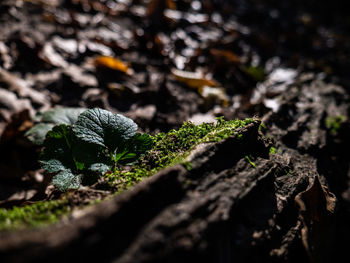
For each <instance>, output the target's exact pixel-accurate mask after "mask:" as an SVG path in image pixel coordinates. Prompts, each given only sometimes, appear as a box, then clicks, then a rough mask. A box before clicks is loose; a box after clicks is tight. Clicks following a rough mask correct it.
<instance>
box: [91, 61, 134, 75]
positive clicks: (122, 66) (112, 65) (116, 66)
mask: <svg viewBox="0 0 350 263" xmlns="http://www.w3.org/2000/svg"><path fill="white" fill-rule="evenodd" d="M94 64H95V66H96V67H101V68H109V69H112V70H116V71H120V72H123V73H125V74H128V75H131V74H132V73H133V70H132V69H131V68H130V67H129V66H128V65H127V64H126V63H124V62H123V61H121V60H119V59H116V58H113V57H109V56H98V57H96V58H95V60H94Z"/></svg>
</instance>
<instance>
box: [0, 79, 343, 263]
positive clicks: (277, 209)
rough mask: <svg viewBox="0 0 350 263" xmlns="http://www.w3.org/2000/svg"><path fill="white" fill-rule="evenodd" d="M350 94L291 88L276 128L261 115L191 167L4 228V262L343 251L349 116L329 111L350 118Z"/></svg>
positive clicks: (283, 257)
mask: <svg viewBox="0 0 350 263" xmlns="http://www.w3.org/2000/svg"><path fill="white" fill-rule="evenodd" d="M345 94H346V93H345V91H344V90H343V89H341V88H340V87H337V86H334V85H327V84H325V83H323V82H320V81H315V82H312V83H309V84H303V85H302V84H300V86H297V87H294V88H291V90H290V92H288V94H286V95H285V96H284V97H283V98H282V99H281V106H280V108H279V110H278V111H277V112H275V113H270V114H268V115H266V116H264V117H263V122H264V123H265V125H266V127H267V129H266V131H265V134H264V135H263V134H262V133H261V132H260V131H259V124H260V123H259V122H253V123H251V124H249V125H247V126H245V127H242V128H240V129H241V130H240V132H239V133H240V134H243V136H242V137H241V138H240V139H239V140H238V138H237V136H232V137H229V138H226V139H224V140H223V141H221V142H213V143H206V144H200V145H198V146H197V147H196V148H195V149H194V150H193V151H192V152H191V154H190V155H189V156H188V157H187V160H186V161H187V163H190V164H191V165H190V166H188V165H181V164H177V165H174V166H171V167H168V168H165V169H164V170H161V171H159V172H158V173H156V174H155V175H153V176H152V177H150V178H147V179H145V180H143V181H142V182H140V183H139V184H137V185H135V186H134V187H133V188H132V189H130V190H128V191H125V192H124V193H121V194H119V195H116V196H114V197H112V198H110V199H109V200H106V201H103V202H101V203H100V204H97V205H95V206H93V207H91V208H89V209H88V210H87V211H84V213H83V214H82V215H79V216H76V217H74V218H73V219H70V220H69V219H67V220H66V221H63V222H60V223H59V224H55V225H52V226H49V227H45V228H42V229H36V230H25V231H17V232H8V233H2V234H1V235H0V259H1V262H62V261H65V262H77V261H79V262H84V261H88V262H90V261H92V260H93V259H95V258H98V261H99V262H118V263H122V262H123V263H126V262H130V263H131V262H297V261H300V262H308V261H310V262H327V260H329V259H330V257H332V258H333V259H335V256H334V255H338V256H339V258H340V257H341V253H339V251H340V250H341V249H342V247H344V244H343V243H342V242H343V241H344V238H346V237H345V233H349V232H346V231H349V227H345V226H346V223H345V222H344V220H343V219H337V218H338V217H335V214H339V213H340V214H341V213H343V212H342V211H344V207H342V206H340V208H339V209H338V210H337V209H336V204H337V202H336V199H337V198H338V199H339V198H340V193H342V192H343V191H344V189H345V188H346V186H345V185H344V184H346V183H345V182H346V173H347V169H348V163H349V157H348V156H345V155H342V154H341V152H342V150H344V149H346V148H347V147H349V138H347V136H345V135H346V134H347V132H349V125H348V122H347V121H344V123H343V124H342V125H341V127H340V128H339V130H337V131H336V135H335V132H334V130H333V129H332V128H327V126H326V125H325V124H324V120H325V119H326V118H327V117H328V116H335V115H342V116H345V117H346V118H348V115H349V104H348V102H349V98H348V97H347V96H346V95H345ZM310 125H311V126H310ZM267 138H272V139H269V140H268V139H267ZM273 140H274V141H275V143H274V147H275V149H276V153H274V154H270V153H269V147H270V146H271V143H269V141H273ZM246 157H248V158H246ZM247 159H249V161H248V160H247ZM252 164H254V165H252ZM326 186H328V187H326ZM333 193H334V194H335V195H334V194H333ZM295 200H296V201H297V202H296V201H295ZM340 201H341V200H340ZM338 203H339V202H338ZM341 203H344V201H341ZM336 224H338V225H337V226H338V227H341V228H342V229H343V230H342V231H344V233H343V234H340V233H339V232H340V231H338V230H337V229H336V228H335V226H336Z"/></svg>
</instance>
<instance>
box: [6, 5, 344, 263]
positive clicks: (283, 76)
mask: <svg viewBox="0 0 350 263" xmlns="http://www.w3.org/2000/svg"><path fill="white" fill-rule="evenodd" d="M346 7H347V4H346V1H340V0H336V1H324V3H322V5H321V4H319V3H318V2H317V1H313V0H308V1H273V0H270V1H260V0H234V1H220V0H212V1H210V0H206V1H189V0H188V1H187V0H177V1H172V0H167V1H166V0H151V1H142V0H126V1H125V0H123V1H121V0H119V1H118V0H106V1H97V0H52V1H50V0H16V1H10V0H4V1H1V3H0V25H1V27H0V136H1V137H0V147H1V151H0V155H1V158H0V169H1V174H0V207H1V208H6V209H12V208H13V207H14V206H24V205H28V204H35V203H36V202H38V201H41V200H48V199H52V198H53V199H55V198H58V196H59V195H53V190H52V186H50V185H49V186H47V184H48V181H47V180H45V176H44V175H43V171H42V170H41V169H40V166H39V163H38V161H37V160H38V157H39V152H40V149H41V148H40V147H38V146H37V145H35V144H33V143H32V142H31V141H29V140H28V138H27V137H26V136H25V133H26V132H27V131H28V130H29V129H30V128H31V127H33V125H35V124H36V123H37V122H36V119H35V116H38V113H40V112H43V111H46V110H50V109H53V108H56V107H80V108H96V107H98V108H103V109H107V110H109V111H111V112H114V113H120V114H123V115H125V116H127V117H129V118H131V119H132V120H134V121H135V122H136V123H137V124H138V126H139V129H140V131H142V132H147V133H150V134H152V135H154V134H157V133H159V132H168V131H169V130H171V129H178V128H180V127H181V125H182V124H183V123H184V122H185V121H189V120H190V121H192V122H194V123H196V124H200V123H202V122H214V121H216V118H217V117H220V116H224V119H226V120H232V119H236V118H240V119H244V118H247V117H249V118H252V117H256V118H258V119H261V120H262V122H263V124H264V127H265V130H264V131H263V132H264V135H261V136H265V137H264V138H265V139H266V138H268V140H269V142H268V143H269V145H270V146H271V145H273V147H274V148H273V149H274V150H276V151H277V153H278V154H279V155H280V156H282V157H283V158H282V157H281V158H282V159H283V161H281V160H277V161H276V160H273V161H271V163H269V165H271V167H273V168H271V169H275V166H274V165H276V166H278V165H282V166H283V167H284V168H286V169H291V170H293V171H294V170H295V171H296V172H295V173H296V174H297V173H298V171H301V170H303V169H304V170H309V171H314V174H318V175H319V176H320V177H321V183H322V185H327V186H328V188H329V189H330V191H331V192H332V193H334V194H335V196H336V197H337V199H338V208H337V209H338V210H337V213H336V214H337V221H336V223H335V224H336V225H337V226H338V228H337V230H334V231H335V232H334V235H333V238H334V239H335V240H336V241H335V242H334V243H332V246H335V247H336V249H335V250H334V251H331V252H330V253H331V257H333V258H335V257H337V258H339V260H340V259H341V258H342V256H343V255H346V253H345V252H346V249H345V248H346V243H347V242H348V241H350V240H349V238H350V227H349V225H348V223H347V222H348V220H349V219H350V170H349V155H348V154H347V152H346V151H347V149H348V147H349V142H350V140H349V138H348V134H349V129H350V122H349V118H350V107H349V101H350V94H349V92H350V75H349V70H350V34H349V32H350V18H349V17H348V16H347V14H346ZM252 145H253V144H252ZM254 145H255V144H254ZM255 146H256V145H255ZM259 151H260V150H258V151H257V153H256V154H255V156H253V157H254V158H257V159H254V160H253V161H256V162H255V164H257V166H259V165H261V167H263V165H265V164H266V163H265V162H264V161H263V160H260V159H258V157H261V156H263V155H264V154H263V153H261V154H260V153H259ZM278 151H279V152H278ZM278 154H277V155H278ZM303 156H304V157H303ZM273 158H275V157H273ZM276 158H277V159H278V158H279V157H276ZM288 158H289V159H290V160H291V161H290V162H289V161H288V164H286V161H285V160H286V159H288ZM303 158H304V160H303ZM308 158H309V159H308ZM289 159H288V160H289ZM305 160H309V161H310V163H308V164H307V163H304V161H305ZM236 161H237V160H236ZM236 161H235V162H236ZM298 162H301V163H303V164H300V166H299V164H298ZM238 163H239V161H238ZM269 165H267V166H268V167H270V166H269ZM238 166H239V165H238V164H236V168H235V169H236V170H237V172H238V171H239V172H242V171H243V170H245V169H248V168H244V167H243V168H242V170H240V168H239V167H238ZM241 166H242V164H241ZM259 167H260V166H259ZM300 167H302V168H300ZM250 168H251V167H250ZM276 169H277V168H276ZM214 170H215V169H214ZM276 171H277V170H276ZM278 171H279V170H278ZM178 173H179V174H181V173H182V172H178ZM277 173H278V172H277ZM300 173H303V172H300ZM310 173H311V174H312V172H310ZM248 174H252V172H251V171H250V172H249V173H248ZM252 176H253V175H252ZM310 176H311V175H310ZM213 178H214V177H213ZM254 178H255V177H254ZM296 178H302V177H296ZM304 179H305V178H304ZM304 179H303V180H304ZM154 180H156V179H154ZM208 180H209V179H208ZM252 180H253V179H252ZM257 180H258V179H257ZM259 180H260V177H259ZM261 180H262V179H261ZM195 184H196V185H197V182H196V183H195ZM201 184H202V183H200V182H198V185H199V186H200V187H202V188H203V189H206V187H207V186H203V185H201ZM281 184H282V183H281ZM302 184H303V186H302V187H301V188H298V189H299V192H301V191H304V190H305V189H306V186H307V183H306V185H305V182H304V183H302ZM199 186H198V187H199ZM196 187H197V186H196ZM200 187H199V188H198V189H202V188H200ZM298 187H299V186H298ZM196 189H197V188H196ZM198 189H197V190H198ZM198 191H199V190H198ZM203 191H204V190H203ZM217 191H223V193H224V192H225V190H224V189H222V188H220V187H219V188H218V189H217ZM77 193H79V191H77ZM101 193H102V194H100V192H83V191H82V192H80V193H79V194H75V193H71V194H72V197H71V201H72V200H73V201H72V203H73V205H75V206H76V205H81V204H84V205H85V204H88V203H90V202H91V201H95V200H96V199H99V198H101V196H103V195H104V194H103V192H101ZM296 195H297V192H295V194H293V198H294V197H295V196H296ZM53 196H54V197H53ZM293 200H294V199H293ZM327 200H328V199H327ZM169 202H170V201H169ZM71 205H72V204H71ZM255 206H257V205H256V204H255ZM286 207H287V208H286V209H290V207H289V206H286ZM288 207H289V208H288ZM240 209H241V208H240ZM240 211H241V210H240ZM281 213H282V212H281ZM162 218H163V217H162ZM164 218H167V217H166V216H164ZM164 218H163V219H164ZM215 220H216V219H215ZM304 220H306V219H305V218H304ZM248 221H249V220H248ZM287 221H288V220H287ZM293 222H294V221H293ZM236 223H237V222H236ZM174 224H175V223H174ZM252 224H253V223H252ZM304 224H306V223H305V222H304ZM286 225H288V223H286ZM288 227H290V226H288ZM288 229H289V230H290V229H291V228H288ZM149 231H151V230H149ZM152 231H153V230H152ZM286 232H288V233H289V234H290V233H291V230H290V231H286ZM151 233H153V232H151ZM134 235H136V234H134ZM209 235H210V234H209ZM286 235H287V234H286ZM286 235H284V237H285V236H286ZM309 238H310V237H309ZM262 239H263V238H262ZM299 239H300V238H299ZM137 240H138V239H137ZM140 240H141V241H139V242H141V243H142V239H141V238H140ZM263 240H265V241H266V240H268V238H266V237H265V239H263ZM293 240H294V239H293ZM0 241H1V240H0ZM130 242H131V241H130ZM242 242H243V243H244V242H245V241H244V240H243V241H242ZM266 242H267V241H266ZM286 242H287V241H286ZM136 243H137V242H136ZM136 243H135V244H136ZM282 243H283V242H282ZM287 243H288V242H287ZM137 244H138V243H137ZM334 244H335V245H334ZM274 245H275V244H270V245H269V248H270V249H271V251H274V252H273V253H272V252H271V253H272V254H273V255H274V256H275V257H274V258H273V259H274V260H276V262H284V261H283V260H282V259H281V258H282V256H281V257H279V256H278V255H277V254H278V252H276V251H277V250H276V249H275V250H273V249H272V247H273V246H274ZM140 246H141V245H140ZM244 246H245V245H244ZM244 246H243V247H244ZM130 247H131V248H130V251H131V252H134V253H135V255H136V254H137V253H141V252H137V251H138V250H137V249H136V248H134V250H133V249H132V248H133V246H130ZM135 247H136V245H135ZM0 248H1V246H0ZM245 248H246V247H245ZM146 250H147V249H146ZM306 250H307V249H306ZM135 251H136V252H135ZM140 251H143V250H142V249H140ZM257 251H260V250H259V249H258V250H257ZM279 251H282V250H279ZM131 252H130V253H131ZM236 252H237V253H238V254H239V253H243V252H239V251H238V250H237V251H236ZM308 252H310V251H308ZM128 253H129V252H128ZM128 253H127V254H126V255H129V254H128ZM143 253H145V252H144V251H143ZM271 253H270V255H272V254H271ZM311 254H312V253H311ZM140 255H141V254H140ZM142 255H144V254H142ZM334 255H337V256H334ZM126 258H127V256H125V257H124V259H122V260H121V261H120V262H128V260H127V259H126ZM140 258H142V256H140ZM145 258H146V257H145ZM160 258H161V257H160ZM179 258H181V257H179ZM223 258H224V260H223V261H222V262H230V261H231V259H230V257H228V256H225V257H223ZM286 258H288V260H292V259H291V258H290V257H288V256H286ZM296 258H298V257H296ZM312 258H313V259H314V260H315V262H322V260H321V259H319V258H318V257H317V256H315V255H312ZM315 258H316V259H315ZM240 259H241V260H242V262H244V256H243V254H240ZM298 259H300V258H298ZM123 260H124V261H123ZM182 260H183V259H182ZM203 260H204V259H203ZM225 260H226V261H225ZM250 260H252V259H251V258H250ZM256 260H257V259H256ZM129 261H130V262H132V260H131V259H129ZM140 262H141V261H140ZM144 262H147V260H145V261H144ZM164 262H172V261H170V260H169V261H164ZM174 262H176V261H174ZM182 262H185V261H182ZM213 262H214V261H213ZM250 262H253V261H250ZM256 262H258V261H256ZM337 262H338V261H337ZM339 262H340V261H339ZM344 262H346V260H345V261H344Z"/></svg>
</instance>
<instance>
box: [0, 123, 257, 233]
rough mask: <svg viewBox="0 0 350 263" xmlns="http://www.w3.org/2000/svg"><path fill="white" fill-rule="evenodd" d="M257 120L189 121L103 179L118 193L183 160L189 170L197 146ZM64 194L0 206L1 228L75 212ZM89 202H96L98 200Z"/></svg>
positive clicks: (49, 220) (32, 224) (161, 135)
mask: <svg viewBox="0 0 350 263" xmlns="http://www.w3.org/2000/svg"><path fill="white" fill-rule="evenodd" d="M254 121H256V120H254V119H245V120H232V121H224V120H223V118H218V119H217V122H216V123H203V124H201V125H194V124H193V123H191V122H186V123H184V124H183V126H182V127H181V128H180V129H179V130H171V131H169V132H168V133H159V134H157V135H155V136H153V137H152V140H153V148H152V149H151V150H150V151H149V152H148V153H147V154H145V155H144V156H143V157H142V158H141V159H140V160H139V161H138V163H136V164H135V165H133V166H131V167H127V168H129V169H126V167H117V168H116V169H115V170H114V171H111V172H109V173H107V174H106V175H105V176H104V179H105V180H106V181H107V182H108V185H109V187H110V188H111V189H113V191H114V193H115V194H118V193H120V192H122V191H124V190H125V189H128V188H130V187H131V186H133V185H134V184H136V183H137V182H139V181H141V180H142V179H144V178H146V177H149V176H151V175H153V174H154V173H156V172H157V171H159V170H161V169H163V168H165V167H168V166H171V165H174V164H177V163H182V164H183V165H184V167H186V168H187V169H188V170H190V169H191V163H189V162H188V161H185V159H186V157H187V156H188V155H189V153H190V151H191V150H192V149H193V148H194V147H195V146H197V145H198V144H201V143H208V142H218V141H222V140H223V139H225V138H228V137H230V136H232V135H237V138H238V139H240V138H241V137H242V134H239V133H238V132H237V129H238V128H240V127H243V126H246V125H248V124H250V123H252V122H254ZM64 196H65V195H63V197H62V198H63V199H61V200H52V201H40V202H37V203H34V204H30V205H26V206H23V207H13V208H11V209H0V230H13V229H23V228H26V227H40V226H44V225H48V224H52V223H56V222H58V221H59V220H60V219H61V218H62V217H63V216H65V215H68V214H69V213H70V212H71V211H72V207H71V205H70V202H69V201H68V200H67V198H65V197H64ZM90 203H91V204H95V203H96V200H95V201H93V202H90Z"/></svg>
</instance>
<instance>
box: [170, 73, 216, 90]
mask: <svg viewBox="0 0 350 263" xmlns="http://www.w3.org/2000/svg"><path fill="white" fill-rule="evenodd" d="M171 73H172V74H173V76H174V77H175V79H176V80H177V81H179V82H181V83H184V84H185V85H187V86H188V87H190V88H196V89H197V88H200V87H203V86H209V87H219V86H220V84H219V83H217V82H216V81H215V80H211V79H207V78H206V77H204V76H203V74H202V73H200V72H190V71H183V70H178V69H172V70H171Z"/></svg>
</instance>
